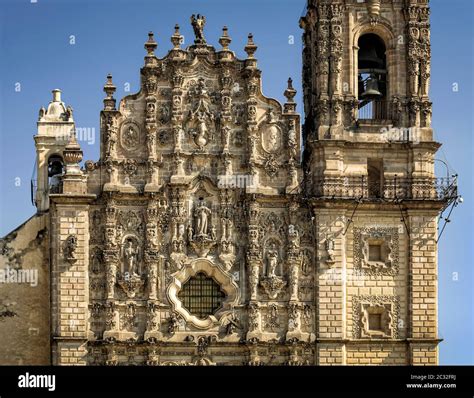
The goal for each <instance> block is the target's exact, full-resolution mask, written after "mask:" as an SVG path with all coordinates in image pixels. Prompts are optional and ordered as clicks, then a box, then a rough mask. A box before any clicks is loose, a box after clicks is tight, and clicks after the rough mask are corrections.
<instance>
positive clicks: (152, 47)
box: [145, 32, 158, 56]
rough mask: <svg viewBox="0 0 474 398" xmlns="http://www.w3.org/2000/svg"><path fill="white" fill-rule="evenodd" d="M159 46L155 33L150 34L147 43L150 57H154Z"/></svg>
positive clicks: (146, 46) (146, 47)
mask: <svg viewBox="0 0 474 398" xmlns="http://www.w3.org/2000/svg"><path fill="white" fill-rule="evenodd" d="M156 47H158V44H157V43H156V41H155V39H154V37H153V32H148V40H147V41H146V42H145V49H146V51H147V53H148V55H149V56H154V55H155V54H153V51H155V49H156Z"/></svg>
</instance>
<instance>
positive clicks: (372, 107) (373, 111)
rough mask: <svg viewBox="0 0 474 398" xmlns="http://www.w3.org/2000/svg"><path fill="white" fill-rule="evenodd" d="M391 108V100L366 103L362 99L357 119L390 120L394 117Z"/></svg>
mask: <svg viewBox="0 0 474 398" xmlns="http://www.w3.org/2000/svg"><path fill="white" fill-rule="evenodd" d="M390 108H391V102H390V101H387V100H385V99H382V100H373V101H370V102H366V103H364V102H363V101H362V102H361V103H360V107H359V109H358V112H357V119H358V120H360V121H364V120H390V119H391V118H392V115H391V112H390Z"/></svg>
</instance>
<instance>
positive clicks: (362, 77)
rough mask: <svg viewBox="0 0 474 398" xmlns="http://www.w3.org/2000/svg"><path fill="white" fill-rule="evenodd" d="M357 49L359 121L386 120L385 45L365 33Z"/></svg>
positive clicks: (375, 37) (377, 38)
mask: <svg viewBox="0 0 474 398" xmlns="http://www.w3.org/2000/svg"><path fill="white" fill-rule="evenodd" d="M358 47H359V53H358V64H357V75H358V100H359V119H376V120H384V119H387V117H388V114H387V113H388V112H387V81H388V76H387V58H386V47H385V43H384V41H383V40H382V39H381V38H380V37H379V36H378V35H376V34H374V33H367V34H364V35H362V36H361V37H360V38H359V41H358Z"/></svg>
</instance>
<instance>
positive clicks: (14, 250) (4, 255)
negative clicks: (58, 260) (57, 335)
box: [0, 214, 51, 365]
mask: <svg viewBox="0 0 474 398" xmlns="http://www.w3.org/2000/svg"><path fill="white" fill-rule="evenodd" d="M48 225H49V216H48V214H44V215H35V216H33V217H32V218H30V219H29V220H28V221H26V222H25V223H24V224H22V225H21V226H19V227H18V228H17V229H16V230H14V231H12V232H11V233H9V234H8V235H7V236H5V237H4V238H3V239H2V240H0V272H2V271H4V270H6V269H7V267H8V268H10V269H14V270H15V271H16V272H18V271H21V272H23V271H28V272H29V273H28V275H30V276H32V277H33V279H28V281H30V282H31V283H1V282H0V341H1V344H0V364H1V365H48V364H50V363H51V355H50V304H49V298H50V294H49V274H50V269H49V231H48ZM36 272H37V285H36V286H33V285H34V284H35V282H34V275H35V273H36ZM17 275H19V274H18V273H17ZM24 275H26V274H24ZM2 279H3V278H2Z"/></svg>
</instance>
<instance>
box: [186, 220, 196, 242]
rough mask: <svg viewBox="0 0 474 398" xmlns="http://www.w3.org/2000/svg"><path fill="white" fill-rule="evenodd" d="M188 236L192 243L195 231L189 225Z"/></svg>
mask: <svg viewBox="0 0 474 398" xmlns="http://www.w3.org/2000/svg"><path fill="white" fill-rule="evenodd" d="M186 235H187V237H188V243H191V242H192V240H193V236H194V229H193V226H192V225H191V224H189V225H188V227H187V228H186Z"/></svg>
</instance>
